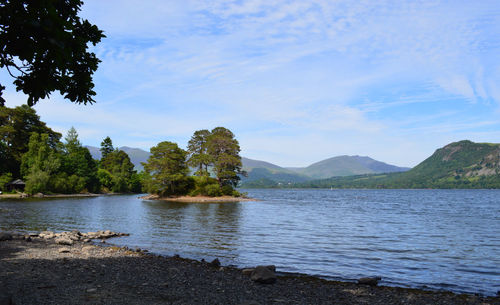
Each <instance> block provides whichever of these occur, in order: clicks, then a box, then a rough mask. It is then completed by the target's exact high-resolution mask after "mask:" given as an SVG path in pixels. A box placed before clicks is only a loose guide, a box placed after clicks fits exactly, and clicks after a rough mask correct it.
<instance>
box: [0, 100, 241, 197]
mask: <svg viewBox="0 0 500 305" xmlns="http://www.w3.org/2000/svg"><path fill="white" fill-rule="evenodd" d="M100 152H101V158H100V160H95V159H93V158H92V155H91V153H90V152H89V149H88V148H87V147H85V146H83V145H82V144H81V142H80V140H79V139H78V132H77V131H76V130H75V129H74V128H73V127H72V128H71V129H70V130H69V131H68V132H67V134H66V136H65V137H64V138H63V137H62V135H61V134H60V133H58V132H56V131H54V130H52V129H51V128H49V127H47V125H46V124H45V123H44V122H43V121H41V120H40V117H39V116H38V115H37V114H36V112H35V110H34V109H33V108H30V107H28V106H27V105H23V106H19V107H15V108H8V107H5V106H0V191H2V192H7V191H12V189H11V188H9V187H8V184H9V183H11V182H12V181H15V180H18V179H19V180H20V181H22V182H23V183H25V187H24V192H25V193H26V194H30V195H34V194H40V193H41V194H81V193H144V192H147V193H150V194H154V195H157V196H159V197H176V196H192V197H194V196H208V197H220V196H230V197H240V196H241V194H240V193H239V192H238V191H236V190H235V189H234V188H235V187H236V185H237V184H238V181H239V180H240V177H239V175H242V174H244V172H243V171H242V169H241V168H242V163H241V157H240V155H239V153H240V146H239V143H238V141H237V140H236V139H235V136H234V134H233V133H232V132H231V131H230V130H228V129H226V128H224V127H217V128H214V129H213V130H211V131H209V130H199V131H196V132H195V133H194V134H193V136H192V138H191V140H190V141H189V143H188V147H187V150H184V149H182V148H180V147H178V145H177V144H176V143H173V142H168V141H164V142H161V143H158V144H157V145H156V146H154V147H152V148H151V156H150V157H149V159H148V161H147V162H146V163H143V165H144V171H141V172H139V173H138V172H137V171H136V170H135V169H134V164H133V163H132V162H131V160H130V157H129V156H128V154H127V153H126V152H124V151H123V150H119V149H117V148H114V147H113V141H112V140H111V138H110V137H106V138H105V139H103V141H102V142H101V148H100Z"/></svg>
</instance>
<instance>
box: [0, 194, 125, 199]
mask: <svg viewBox="0 0 500 305" xmlns="http://www.w3.org/2000/svg"><path fill="white" fill-rule="evenodd" d="M106 195H120V194H116V193H109V194H95V193H84V194H41V193H39V194H35V195H28V194H26V193H16V194H0V199H4V198H5V199H25V198H70V197H98V196H106Z"/></svg>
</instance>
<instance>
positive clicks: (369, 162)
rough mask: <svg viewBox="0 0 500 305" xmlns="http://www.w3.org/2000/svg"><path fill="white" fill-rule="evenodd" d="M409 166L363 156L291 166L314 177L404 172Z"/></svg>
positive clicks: (343, 157)
mask: <svg viewBox="0 0 500 305" xmlns="http://www.w3.org/2000/svg"><path fill="white" fill-rule="evenodd" d="M408 169H409V168H406V167H398V166H394V165H390V164H387V163H384V162H380V161H377V160H374V159H372V158H370V157H361V156H338V157H333V158H329V159H326V160H323V161H319V162H316V163H314V164H311V165H309V166H308V167H305V168H290V170H293V171H295V172H298V173H301V174H304V175H306V176H309V177H311V178H314V179H323V178H330V177H336V176H353V175H361V174H375V173H392V172H403V171H407V170H408Z"/></svg>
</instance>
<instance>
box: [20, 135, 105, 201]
mask: <svg viewBox="0 0 500 305" xmlns="http://www.w3.org/2000/svg"><path fill="white" fill-rule="evenodd" d="M65 140H66V141H65V143H58V144H59V145H57V147H56V148H53V147H51V145H50V140H49V137H48V135H47V134H38V133H32V135H31V137H30V141H29V144H28V146H29V149H28V151H27V152H26V153H25V154H24V155H23V157H22V163H21V174H22V176H23V177H24V179H25V181H26V188H25V191H26V192H27V193H29V194H34V193H47V192H48V193H80V192H99V190H100V183H99V180H98V178H97V164H96V161H95V160H93V159H92V157H91V155H90V152H89V151H88V149H87V148H85V147H83V146H82V145H81V144H80V141H79V140H78V134H77V133H76V130H75V129H74V128H71V129H70V130H69V132H68V135H67V136H66V138H65Z"/></svg>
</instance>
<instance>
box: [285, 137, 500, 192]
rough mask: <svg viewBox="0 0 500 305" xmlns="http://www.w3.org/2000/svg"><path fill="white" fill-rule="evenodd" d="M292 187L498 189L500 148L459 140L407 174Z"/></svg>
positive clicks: (319, 181) (327, 181) (351, 177)
mask: <svg viewBox="0 0 500 305" xmlns="http://www.w3.org/2000/svg"><path fill="white" fill-rule="evenodd" d="M293 187H319V188H445V189H447V188H500V144H497V143H474V142H472V141H469V140H462V141H458V142H453V143H450V144H447V145H445V146H443V147H441V148H438V149H437V150H436V151H435V152H434V153H433V154H432V155H431V156H429V157H428V158H426V159H425V160H424V161H422V162H421V163H419V164H418V165H417V166H415V167H414V168H412V169H411V170H409V171H406V172H400V173H389V174H368V175H357V176H350V177H333V178H330V179H320V180H315V181H309V182H305V183H302V184H294V185H293Z"/></svg>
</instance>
